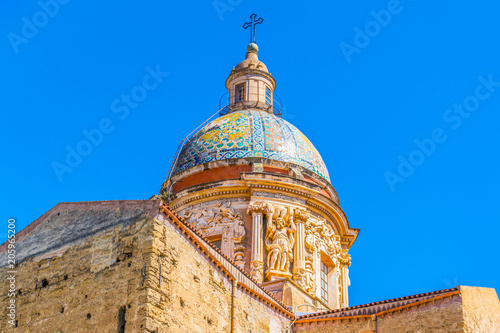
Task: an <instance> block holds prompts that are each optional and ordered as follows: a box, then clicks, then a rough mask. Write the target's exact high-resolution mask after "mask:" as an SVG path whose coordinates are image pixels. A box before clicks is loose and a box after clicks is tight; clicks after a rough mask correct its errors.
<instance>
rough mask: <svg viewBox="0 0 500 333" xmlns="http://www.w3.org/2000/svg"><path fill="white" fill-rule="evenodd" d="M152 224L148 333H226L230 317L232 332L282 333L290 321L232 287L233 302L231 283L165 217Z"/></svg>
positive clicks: (246, 291)
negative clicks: (233, 321) (232, 326)
mask: <svg viewBox="0 0 500 333" xmlns="http://www.w3.org/2000/svg"><path fill="white" fill-rule="evenodd" d="M153 226H154V231H153V237H152V253H153V257H154V258H153V260H152V262H151V267H150V271H149V272H148V276H149V277H150V278H149V283H150V284H149V287H150V288H149V292H150V293H149V295H148V303H149V304H148V305H149V309H150V311H148V314H147V328H148V330H149V331H152V332H156V329H158V332H230V331H231V320H232V317H233V315H234V319H235V332H245V333H247V332H249V331H250V330H252V332H276V333H281V332H282V330H283V327H285V326H288V325H289V324H290V323H291V320H290V319H287V318H286V317H285V316H284V315H283V314H282V313H280V312H278V311H276V310H275V309H273V307H271V306H269V304H268V303H266V302H265V301H263V300H262V299H259V298H258V297H256V296H255V295H253V294H252V293H251V292H250V291H248V290H246V289H244V288H242V287H236V289H235V290H234V296H235V297H234V300H233V297H232V295H233V281H232V280H231V279H230V278H229V277H228V276H227V275H226V274H224V273H223V272H222V271H221V269H219V268H218V267H216V266H215V265H214V263H213V262H211V261H210V260H208V258H207V257H206V255H204V254H203V253H202V252H201V251H200V249H199V248H198V247H197V246H196V245H195V244H193V242H191V241H189V240H188V239H187V238H186V236H185V235H184V234H182V233H181V232H180V231H179V230H178V229H176V228H175V226H174V225H173V224H172V223H171V222H170V220H169V219H168V218H160V219H157V220H155V221H154V223H153ZM202 245H204V244H202ZM160 264H161V270H162V282H161V284H160V281H159V280H160V278H159V277H160V274H159V272H160ZM233 304H234V310H233V309H232V308H233Z"/></svg>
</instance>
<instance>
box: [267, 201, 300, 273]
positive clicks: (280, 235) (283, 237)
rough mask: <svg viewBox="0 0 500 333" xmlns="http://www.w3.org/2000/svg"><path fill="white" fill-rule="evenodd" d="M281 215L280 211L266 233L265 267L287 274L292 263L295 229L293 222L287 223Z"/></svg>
mask: <svg viewBox="0 0 500 333" xmlns="http://www.w3.org/2000/svg"><path fill="white" fill-rule="evenodd" d="M283 215H284V214H283V211H280V212H279V215H278V217H277V218H276V219H275V220H273V221H272V223H271V225H269V226H268V228H267V231H266V236H265V244H266V249H267V251H268V255H267V267H268V269H269V270H270V271H281V272H288V268H289V265H290V263H291V262H292V261H293V245H294V242H295V240H294V236H293V233H294V232H295V230H296V228H295V224H294V223H293V221H292V220H290V221H289V222H288V223H287V222H286V221H285V219H284V216H283Z"/></svg>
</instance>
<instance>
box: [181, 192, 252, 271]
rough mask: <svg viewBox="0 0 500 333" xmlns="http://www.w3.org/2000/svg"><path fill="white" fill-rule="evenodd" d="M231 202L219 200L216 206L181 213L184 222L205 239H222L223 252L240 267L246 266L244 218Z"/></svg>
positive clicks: (200, 207) (202, 206)
mask: <svg viewBox="0 0 500 333" xmlns="http://www.w3.org/2000/svg"><path fill="white" fill-rule="evenodd" d="M230 206H231V201H229V200H218V201H216V205H215V207H214V206H208V204H201V205H198V206H197V208H191V209H186V210H184V211H182V212H181V214H180V215H181V216H182V217H183V218H184V220H185V221H186V222H187V223H188V224H189V225H191V227H193V228H194V229H196V230H198V231H199V232H200V233H201V234H202V235H203V236H204V237H217V236H220V238H221V250H222V252H224V253H226V254H228V255H230V256H232V257H233V258H234V260H235V262H236V263H237V264H238V265H239V266H240V267H244V265H245V246H244V245H243V241H244V239H245V236H246V230H245V225H244V222H243V216H242V215H241V214H239V213H236V212H235V211H234V209H233V208H231V207H230Z"/></svg>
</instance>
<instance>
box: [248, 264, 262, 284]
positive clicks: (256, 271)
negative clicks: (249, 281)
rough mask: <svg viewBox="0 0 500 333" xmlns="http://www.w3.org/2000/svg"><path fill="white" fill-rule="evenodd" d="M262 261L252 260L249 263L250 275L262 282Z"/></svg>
mask: <svg viewBox="0 0 500 333" xmlns="http://www.w3.org/2000/svg"><path fill="white" fill-rule="evenodd" d="M263 270H264V263H263V262H262V261H260V260H253V261H252V262H251V263H250V276H251V277H253V278H254V279H255V280H257V281H258V282H262V281H263V279H264V276H263Z"/></svg>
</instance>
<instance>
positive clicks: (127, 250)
mask: <svg viewBox="0 0 500 333" xmlns="http://www.w3.org/2000/svg"><path fill="white" fill-rule="evenodd" d="M158 205H159V202H153V201H140V202H134V201H132V202H113V203H111V202H101V203H81V204H60V205H58V206H56V207H54V209H52V210H51V214H50V215H49V216H44V220H43V221H36V222H37V224H38V226H37V227H36V228H35V229H34V230H32V231H31V233H29V234H25V235H22V233H21V234H20V236H21V235H22V236H23V237H19V238H20V239H19V240H18V241H17V242H16V249H18V253H19V256H18V258H19V257H21V258H23V259H24V260H23V261H22V262H20V263H19V264H18V267H17V268H16V271H17V274H16V289H17V293H16V297H15V299H16V319H17V325H18V327H17V328H12V326H11V325H9V324H8V323H7V322H6V321H5V320H4V318H6V317H5V315H6V306H3V305H5V304H7V301H8V298H7V293H6V292H5V290H6V288H7V285H6V284H5V281H6V276H7V268H5V267H4V268H2V269H1V270H0V281H1V282H2V293H1V295H2V298H1V303H2V307H1V310H0V311H1V316H2V321H1V322H0V331H2V332H76V331H78V332H117V331H118V326H121V325H122V324H123V322H121V323H119V317H121V318H122V317H124V318H125V320H126V328H127V330H131V331H140V330H141V328H142V327H143V326H144V325H145V316H144V313H145V311H146V303H145V301H146V289H145V287H144V286H143V285H142V274H141V273H142V272H141V269H142V268H143V265H144V263H145V262H147V260H148V258H147V256H146V253H145V252H144V242H145V240H146V239H147V237H148V228H149V225H148V221H149V220H150V219H151V216H150V214H151V212H152V211H156V212H157V213H158V212H159V210H158ZM155 207H156V209H154V208H155ZM4 255H5V253H2V254H1V255H0V257H1V258H2V259H3V258H4ZM3 262H5V261H3Z"/></svg>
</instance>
